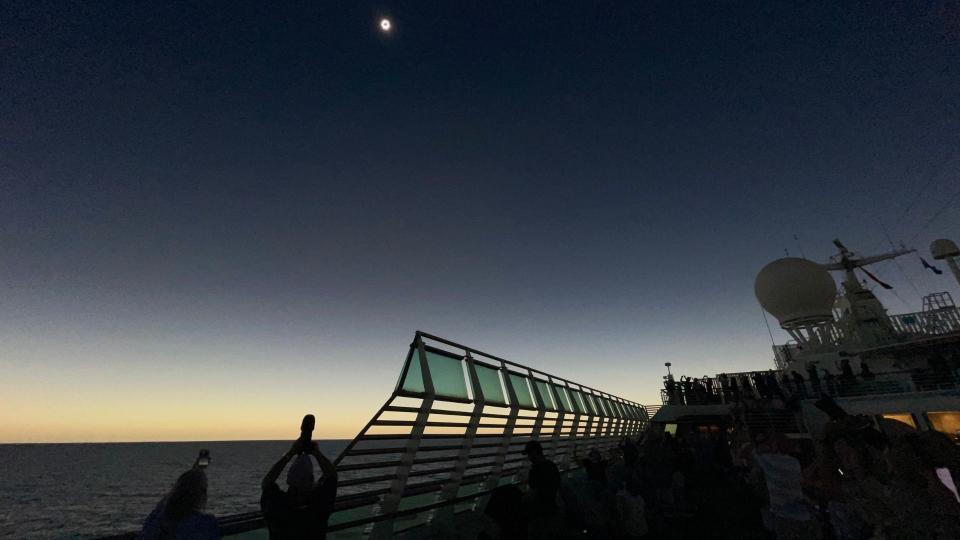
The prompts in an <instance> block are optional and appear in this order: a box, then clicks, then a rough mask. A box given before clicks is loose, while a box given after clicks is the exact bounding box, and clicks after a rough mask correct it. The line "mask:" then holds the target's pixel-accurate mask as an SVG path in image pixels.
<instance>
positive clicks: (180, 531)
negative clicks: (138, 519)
mask: <svg viewBox="0 0 960 540" xmlns="http://www.w3.org/2000/svg"><path fill="white" fill-rule="evenodd" d="M206 505H207V475H206V474H204V472H203V469H202V468H200V467H199V466H197V465H194V467H193V468H192V469H190V470H189V471H187V472H185V473H183V474H181V475H180V477H179V478H177V482H176V483H175V484H174V485H173V489H171V490H170V493H168V494H167V496H166V497H164V498H163V500H161V501H160V503H159V504H158V505H157V507H156V508H154V509H153V512H150V515H149V516H147V519H146V521H144V523H143V531H142V532H141V533H140V536H139V537H138V538H139V539H140V540H219V538H220V528H219V527H218V526H217V519H216V518H215V517H213V516H212V515H210V514H205V513H203V509H204V508H205V507H206Z"/></svg>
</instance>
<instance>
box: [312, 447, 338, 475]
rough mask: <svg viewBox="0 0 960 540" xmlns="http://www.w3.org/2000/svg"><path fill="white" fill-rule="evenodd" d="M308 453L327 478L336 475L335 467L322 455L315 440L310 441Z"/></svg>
mask: <svg viewBox="0 0 960 540" xmlns="http://www.w3.org/2000/svg"><path fill="white" fill-rule="evenodd" d="M310 454H311V455H313V457H314V458H315V459H316V460H317V463H319V464H320V470H321V471H323V475H324V476H326V477H328V478H336V477H337V467H336V466H335V465H334V464H333V463H331V462H330V460H329V459H327V456H325V455H323V452H321V451H320V445H318V444H317V442H316V441H313V442H311V443H310Z"/></svg>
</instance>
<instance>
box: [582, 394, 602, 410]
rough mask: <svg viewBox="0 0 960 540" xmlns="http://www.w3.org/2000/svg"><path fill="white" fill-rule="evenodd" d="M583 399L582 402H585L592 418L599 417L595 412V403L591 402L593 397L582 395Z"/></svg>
mask: <svg viewBox="0 0 960 540" xmlns="http://www.w3.org/2000/svg"><path fill="white" fill-rule="evenodd" d="M583 397H584V398H585V399H584V401H586V402H587V408H589V409H590V413H591V414H593V415H594V416H599V414H600V412H599V411H598V410H597V402H596V401H594V400H593V396H592V395H591V394H587V393H584V394H583Z"/></svg>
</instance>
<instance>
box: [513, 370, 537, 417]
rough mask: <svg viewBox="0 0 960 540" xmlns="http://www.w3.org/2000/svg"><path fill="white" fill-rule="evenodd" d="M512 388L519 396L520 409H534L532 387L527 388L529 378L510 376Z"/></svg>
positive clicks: (514, 374)
mask: <svg viewBox="0 0 960 540" xmlns="http://www.w3.org/2000/svg"><path fill="white" fill-rule="evenodd" d="M510 386H511V387H513V392H514V393H515V394H516V395H517V405H518V406H520V407H527V408H529V409H532V408H534V407H533V396H531V395H530V387H529V386H527V378H526V377H524V376H523V375H517V374H516V373H511V374H510Z"/></svg>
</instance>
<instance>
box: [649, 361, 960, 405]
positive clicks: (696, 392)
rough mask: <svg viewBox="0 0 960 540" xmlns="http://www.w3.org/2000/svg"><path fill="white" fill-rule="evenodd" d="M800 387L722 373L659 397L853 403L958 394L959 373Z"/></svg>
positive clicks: (684, 401) (677, 384)
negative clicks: (854, 399)
mask: <svg viewBox="0 0 960 540" xmlns="http://www.w3.org/2000/svg"><path fill="white" fill-rule="evenodd" d="M801 375H806V376H805V377H804V380H803V382H802V383H800V382H799V381H797V380H796V379H795V378H794V377H793V376H791V375H789V374H786V373H783V372H779V371H753V372H742V373H725V374H722V375H720V376H717V377H700V378H696V379H692V378H687V377H682V378H681V379H680V380H676V381H673V383H672V384H671V383H670V381H668V382H667V383H665V388H663V389H662V390H661V391H660V395H661V399H662V401H663V403H664V404H673V405H707V404H715V403H736V402H739V401H741V400H743V399H751V400H764V399H774V398H779V399H783V400H789V399H791V398H799V399H810V398H816V397H819V396H822V395H828V396H832V397H856V396H868V395H881V394H903V393H911V392H929V391H942V390H955V389H960V369H955V368H953V367H951V366H949V365H947V364H946V362H945V361H944V362H943V365H934V366H931V367H927V368H918V369H913V370H904V371H895V372H883V373H867V374H866V375H865V374H863V373H860V374H855V375H853V376H849V375H848V376H846V377H844V376H843V375H833V376H831V377H822V376H821V377H820V378H818V379H816V380H810V377H809V374H806V373H804V374H801Z"/></svg>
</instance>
